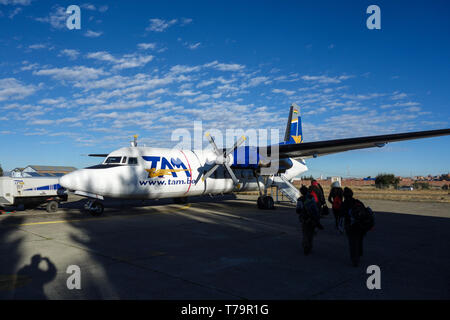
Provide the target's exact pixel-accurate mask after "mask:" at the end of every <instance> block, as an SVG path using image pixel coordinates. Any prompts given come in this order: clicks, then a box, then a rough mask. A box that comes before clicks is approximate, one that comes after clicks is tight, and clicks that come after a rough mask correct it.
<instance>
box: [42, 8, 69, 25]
mask: <svg viewBox="0 0 450 320" xmlns="http://www.w3.org/2000/svg"><path fill="white" fill-rule="evenodd" d="M68 16H69V15H68V14H67V13H66V9H65V8H63V7H59V6H55V7H53V10H52V11H51V12H50V14H49V15H48V16H47V17H42V18H36V19H35V20H36V21H39V22H44V23H49V24H50V25H51V26H52V27H53V28H55V29H63V28H65V27H66V20H67V17H68Z"/></svg>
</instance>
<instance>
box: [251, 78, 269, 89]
mask: <svg viewBox="0 0 450 320" xmlns="http://www.w3.org/2000/svg"><path fill="white" fill-rule="evenodd" d="M268 82H269V78H268V77H255V78H252V79H250V81H249V83H248V87H256V86H258V85H260V84H261V83H268Z"/></svg>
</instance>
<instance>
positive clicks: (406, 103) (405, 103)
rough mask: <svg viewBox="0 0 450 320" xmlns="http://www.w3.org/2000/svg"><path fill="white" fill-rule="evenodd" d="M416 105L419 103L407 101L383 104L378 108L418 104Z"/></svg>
mask: <svg viewBox="0 0 450 320" xmlns="http://www.w3.org/2000/svg"><path fill="white" fill-rule="evenodd" d="M418 105H420V103H418V102H413V101H409V102H397V103H394V104H383V105H382V106H381V107H380V108H381V109H388V108H393V107H414V106H418Z"/></svg>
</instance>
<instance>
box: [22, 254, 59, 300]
mask: <svg viewBox="0 0 450 320" xmlns="http://www.w3.org/2000/svg"><path fill="white" fill-rule="evenodd" d="M42 261H45V262H46V264H47V270H42V269H40V268H39V264H40V263H41V262H42ZM17 275H18V276H19V277H24V278H28V279H30V280H31V281H30V283H29V284H28V285H27V286H25V287H23V289H24V290H25V291H26V294H25V296H26V298H31V299H47V297H46V295H45V293H44V285H45V284H46V283H49V282H50V281H52V280H53V279H54V278H55V277H56V267H55V265H54V264H53V263H52V262H51V261H50V259H49V258H47V257H42V256H41V255H40V254H35V255H34V256H33V257H32V258H31V263H30V264H29V265H25V266H23V267H22V268H21V269H20V270H19V271H18V273H17Z"/></svg>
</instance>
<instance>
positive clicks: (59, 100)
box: [39, 97, 65, 105]
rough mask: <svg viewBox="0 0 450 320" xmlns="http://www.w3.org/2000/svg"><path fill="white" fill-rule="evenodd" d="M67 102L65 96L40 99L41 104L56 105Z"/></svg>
mask: <svg viewBox="0 0 450 320" xmlns="http://www.w3.org/2000/svg"><path fill="white" fill-rule="evenodd" d="M64 102H65V99H64V98H63V97H59V98H56V99H54V98H47V99H42V100H40V101H39V103H41V104H49V105H55V104H62V103H64Z"/></svg>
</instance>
